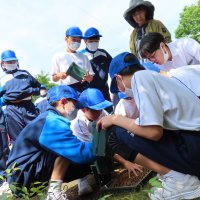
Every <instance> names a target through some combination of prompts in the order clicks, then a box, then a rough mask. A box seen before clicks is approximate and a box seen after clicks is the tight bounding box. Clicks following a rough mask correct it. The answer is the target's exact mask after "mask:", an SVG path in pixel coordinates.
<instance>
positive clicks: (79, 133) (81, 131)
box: [71, 110, 108, 142]
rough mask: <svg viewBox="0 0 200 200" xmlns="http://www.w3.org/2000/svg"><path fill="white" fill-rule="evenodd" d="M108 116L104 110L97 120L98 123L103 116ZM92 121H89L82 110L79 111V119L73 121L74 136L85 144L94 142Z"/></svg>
mask: <svg viewBox="0 0 200 200" xmlns="http://www.w3.org/2000/svg"><path fill="white" fill-rule="evenodd" d="M106 115H108V113H107V112H106V111H105V110H103V111H102V114H101V115H100V116H99V118H98V119H97V120H96V121H98V120H99V119H101V118H102V117H103V116H106ZM92 124H93V122H92V121H89V120H88V119H87V118H86V117H85V115H84V113H83V112H82V110H79V111H78V114H77V117H76V118H75V119H74V120H72V121H71V129H72V131H73V134H74V135H75V136H76V137H77V138H78V139H79V140H81V141H83V142H91V141H92Z"/></svg>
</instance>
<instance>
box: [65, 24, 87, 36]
mask: <svg viewBox="0 0 200 200" xmlns="http://www.w3.org/2000/svg"><path fill="white" fill-rule="evenodd" d="M65 35H66V37H68V36H71V37H80V38H83V33H82V31H81V29H80V28H79V27H77V26H73V27H70V28H68V29H67V30H66V33H65Z"/></svg>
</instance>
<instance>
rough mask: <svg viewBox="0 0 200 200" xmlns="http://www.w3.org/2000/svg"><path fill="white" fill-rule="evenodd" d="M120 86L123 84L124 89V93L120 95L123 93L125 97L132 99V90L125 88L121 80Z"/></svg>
mask: <svg viewBox="0 0 200 200" xmlns="http://www.w3.org/2000/svg"><path fill="white" fill-rule="evenodd" d="M122 84H123V86H124V88H125V91H124V92H122V93H124V94H125V95H126V96H127V97H131V98H133V99H134V97H133V91H132V89H131V88H128V87H126V85H125V84H124V81H123V80H122Z"/></svg>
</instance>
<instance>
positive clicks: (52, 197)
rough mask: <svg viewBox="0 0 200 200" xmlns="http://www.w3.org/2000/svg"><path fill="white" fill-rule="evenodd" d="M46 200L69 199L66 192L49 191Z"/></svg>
mask: <svg viewBox="0 0 200 200" xmlns="http://www.w3.org/2000/svg"><path fill="white" fill-rule="evenodd" d="M45 200H68V198H67V194H66V193H65V191H60V192H53V191H52V192H51V191H49V192H48V193H47V198H46V199H45Z"/></svg>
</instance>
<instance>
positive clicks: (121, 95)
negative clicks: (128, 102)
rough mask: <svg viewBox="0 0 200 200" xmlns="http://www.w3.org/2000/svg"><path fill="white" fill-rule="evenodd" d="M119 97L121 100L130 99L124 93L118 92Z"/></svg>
mask: <svg viewBox="0 0 200 200" xmlns="http://www.w3.org/2000/svg"><path fill="white" fill-rule="evenodd" d="M118 97H119V98H120V99H126V98H128V96H126V95H125V94H124V93H123V92H118Z"/></svg>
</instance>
